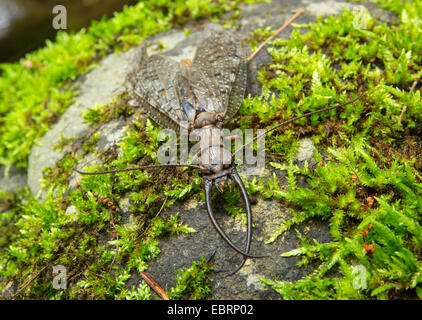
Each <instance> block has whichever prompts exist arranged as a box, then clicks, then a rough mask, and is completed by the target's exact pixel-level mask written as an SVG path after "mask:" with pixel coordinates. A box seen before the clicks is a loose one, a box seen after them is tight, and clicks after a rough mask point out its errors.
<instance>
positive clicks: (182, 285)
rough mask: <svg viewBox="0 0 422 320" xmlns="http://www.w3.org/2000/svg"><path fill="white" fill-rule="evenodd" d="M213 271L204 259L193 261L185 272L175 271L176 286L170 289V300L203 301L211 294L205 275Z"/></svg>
mask: <svg viewBox="0 0 422 320" xmlns="http://www.w3.org/2000/svg"><path fill="white" fill-rule="evenodd" d="M212 270H213V268H212V267H210V266H209V265H208V264H207V262H206V260H205V258H202V259H201V261H194V262H193V263H192V266H191V267H190V268H188V269H187V270H176V272H177V273H178V274H179V276H177V277H176V286H175V287H173V288H171V292H170V293H169V297H170V299H180V298H183V299H191V300H201V299H205V298H206V297H207V296H208V295H209V294H210V293H211V287H210V281H209V279H208V277H207V275H208V274H209V273H210V272H211V271H212Z"/></svg>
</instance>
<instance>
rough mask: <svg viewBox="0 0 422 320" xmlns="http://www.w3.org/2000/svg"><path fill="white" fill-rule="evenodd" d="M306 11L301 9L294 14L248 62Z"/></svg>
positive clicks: (262, 44)
mask: <svg viewBox="0 0 422 320" xmlns="http://www.w3.org/2000/svg"><path fill="white" fill-rule="evenodd" d="M304 11H305V9H303V8H301V9H299V11H298V12H296V13H295V14H294V16H292V17H291V18H290V19H289V20H287V21H286V23H285V24H283V25H282V26H281V27H280V28H279V29H278V30H277V31H276V32H275V33H274V34H273V35H272V36H271V37H269V38H268V39H267V40H265V41H264V42H263V43H261V45H260V46H259V47H258V49H256V50H255V52H254V53H252V54H251V55H250V56H249V58H248V59H247V60H248V61H250V60H252V59H253V57H255V56H256V55H257V54H258V52H259V51H261V49H262V48H264V47H265V46H266V45H267V43H268V42H270V41H271V40H272V39H274V37H276V36H277V35H278V34H279V33H280V32H281V31H283V30H284V29H286V28H287V26H288V25H289V24H291V23H292V22H293V21H294V20H295V19H296V18H297V17H298V16H300V15H301V14H302V13H303V12H304Z"/></svg>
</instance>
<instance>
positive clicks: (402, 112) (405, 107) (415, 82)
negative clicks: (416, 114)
mask: <svg viewBox="0 0 422 320" xmlns="http://www.w3.org/2000/svg"><path fill="white" fill-rule="evenodd" d="M417 84H418V80H415V81H414V82H413V84H412V87H411V88H410V91H413V90H415V88H416V85H417ZM406 110H407V106H406V105H405V106H403V109H402V110H401V112H400V116H399V121H398V124H401V122H402V121H403V115H404V113H405V112H406Z"/></svg>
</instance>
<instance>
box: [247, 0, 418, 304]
mask: <svg viewBox="0 0 422 320" xmlns="http://www.w3.org/2000/svg"><path fill="white" fill-rule="evenodd" d="M378 2H382V1H378ZM397 3H398V2H397V1H395V2H394V1H389V2H388V3H384V6H385V7H387V8H390V9H391V8H394V10H395V11H396V12H397V13H400V15H399V16H400V21H399V22H393V23H392V24H391V25H387V24H385V23H380V22H377V21H375V20H374V19H373V18H372V17H371V16H370V14H369V13H368V12H367V11H366V10H364V11H361V12H358V13H356V14H353V13H352V12H348V11H346V12H344V13H343V14H341V15H340V16H338V17H328V18H326V19H322V18H321V19H319V20H318V22H317V23H315V24H309V25H306V26H298V27H302V28H303V27H306V28H307V29H308V30H307V31H306V32H304V33H300V32H299V31H298V30H295V31H294V32H293V34H292V36H291V38H290V39H287V40H286V39H280V40H276V41H273V45H274V47H273V48H270V49H269V50H268V51H269V52H270V54H271V55H272V56H273V58H274V62H273V63H272V64H270V65H268V66H267V67H265V68H263V69H262V70H261V71H260V81H261V82H262V84H263V90H264V94H263V97H254V98H248V100H245V103H244V104H243V106H242V110H241V112H242V113H243V114H248V115H250V114H254V113H255V114H256V116H255V118H256V119H259V121H260V122H264V123H267V126H268V127H270V126H272V125H274V124H276V123H277V122H281V121H282V120H285V119H289V118H291V117H292V116H293V115H300V114H303V113H305V112H309V111H313V110H316V109H320V108H322V107H324V106H327V105H334V104H337V103H341V102H344V101H346V100H347V99H348V98H347V97H346V93H347V92H350V94H351V93H353V94H352V97H353V96H355V95H356V93H357V92H359V91H360V90H361V88H367V90H368V91H367V93H366V95H365V97H364V98H363V99H361V101H359V102H357V103H354V104H353V105H350V106H347V107H345V108H342V109H339V110H336V111H332V112H327V113H322V114H318V115H314V116H312V117H310V118H309V119H301V120H300V121H297V123H295V124H293V125H291V126H290V127H289V128H287V130H286V129H285V130H284V132H283V133H282V134H281V133H279V132H274V133H273V134H272V135H270V137H269V138H268V140H267V146H269V147H268V148H267V150H268V152H269V153H270V154H274V153H277V154H280V155H282V156H284V158H285V159H286V158H287V160H288V164H280V163H271V164H272V165H273V166H274V167H275V168H276V169H278V170H286V171H287V174H288V178H287V182H288V188H287V189H285V188H282V187H281V186H280V184H279V181H278V180H277V178H276V175H274V177H273V179H267V181H262V180H258V179H254V180H253V181H252V182H251V183H250V184H249V185H248V189H249V191H250V192H259V193H260V194H262V195H263V196H264V197H269V198H278V199H286V200H288V201H289V203H291V204H292V205H293V206H294V210H293V209H292V210H291V212H292V218H291V219H289V220H286V221H283V223H282V224H281V225H280V227H279V228H278V230H277V231H276V232H275V233H274V234H273V235H272V236H271V237H270V239H268V241H267V243H272V242H273V241H274V240H275V239H277V237H278V236H279V235H281V234H282V233H284V232H286V231H287V230H289V229H291V228H292V227H294V226H297V225H300V224H302V223H304V222H306V221H309V220H311V219H320V220H322V221H327V223H329V225H330V232H331V236H332V239H333V241H332V242H330V243H324V244H320V243H318V242H316V241H311V240H309V239H304V238H303V237H302V236H300V239H301V245H302V246H301V247H300V248H298V249H294V250H292V251H289V252H286V253H284V254H283V255H282V256H283V257H291V256H302V260H301V261H300V263H299V264H298V265H299V266H304V265H309V264H310V262H313V263H317V264H319V267H318V268H317V269H316V270H315V271H314V273H312V274H311V275H309V276H307V277H305V278H303V279H302V280H300V281H298V282H294V283H291V282H287V281H273V280H271V279H262V281H263V282H264V283H266V284H267V285H269V286H270V287H271V288H273V289H274V290H275V291H277V292H278V293H280V295H281V296H282V297H283V298H285V299H368V298H378V299H385V298H394V297H400V296H401V295H403V294H405V295H407V296H411V297H418V296H419V297H420V288H421V286H422V278H421V270H422V269H421V268H422V264H421V255H420V252H421V243H420V240H421V239H420V236H421V233H420V232H421V230H422V229H421V228H422V227H421V210H420V208H421V204H422V203H421V199H422V197H421V196H422V184H421V183H420V169H421V167H420V164H419V163H420V159H421V153H420V150H421V146H420V141H419V142H413V143H411V144H409V142H408V141H418V138H417V137H418V135H420V129H418V126H420V123H421V118H420V112H421V106H422V104H421V99H420V89H417V90H415V89H414V88H415V87H418V83H417V82H415V81H417V79H419V78H420V76H421V74H422V63H421V62H422V61H421V60H420V57H421V54H422V52H421V50H422V47H421V44H422V42H421V40H420V35H419V33H418V32H417V31H416V29H417V28H418V26H419V25H420V22H421V17H422V6H421V3H420V2H411V1H406V3H405V5H402V6H400V7H399V6H396V5H395V4H397ZM400 3H401V2H400ZM363 22H364V23H363ZM415 28H416V29H415ZM412 87H413V88H412ZM270 106H271V107H270ZM405 106H406V108H405ZM255 110H256V111H255ZM254 122H255V120H254V119H252V121H251V120H249V123H248V124H252V125H253V124H254ZM245 123H247V122H245ZM280 131H281V130H280ZM305 134H306V135H309V134H312V139H313V140H314V142H316V143H317V145H318V146H319V147H320V148H322V149H326V148H327V147H328V149H327V150H326V152H324V154H325V156H321V155H320V154H318V153H317V154H316V161H317V162H318V164H317V165H316V166H315V167H313V168H308V164H305V167H304V168H303V169H301V168H298V167H297V165H296V164H294V162H293V161H292V159H293V158H292V155H294V154H295V148H294V145H295V143H296V142H295V141H297V139H298V138H300V137H301V136H304V135H305ZM403 136H406V137H407V138H405V139H404V138H403ZM280 142H281V143H280ZM408 148H411V149H412V151H411V152H407V151H404V150H407V149H408ZM408 155H411V156H410V157H409V156H408ZM415 155H416V156H415ZM418 171H419V172H418ZM298 174H300V175H302V176H305V177H306V181H307V183H308V185H309V187H308V188H300V187H298V186H297V184H296V178H295V176H296V175H298ZM356 265H359V266H362V267H363V268H364V270H365V272H366V278H365V280H366V282H365V287H362V286H358V285H356V279H357V278H356V277H357V275H356V272H355V270H356ZM332 272H335V273H336V274H337V275H336V276H335V277H333V275H332ZM338 274H339V275H338Z"/></svg>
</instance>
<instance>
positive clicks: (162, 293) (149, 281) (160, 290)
mask: <svg viewBox="0 0 422 320" xmlns="http://www.w3.org/2000/svg"><path fill="white" fill-rule="evenodd" d="M141 277H142V279H144V281H145V282H146V283H147V284H148V285H149V286H150V287H151V288H152V289H153V290H154V291H155V292H156V293H157V294H158V295H159V297H160V298H161V299H162V300H170V298H169V296H168V295H167V293H166V292H165V291H164V289H163V288H161V287H160V286H159V285H158V283H156V282H155V281H154V280H152V279H151V278H150V277H149V276H148V275H147V274H146V273H145V272H141Z"/></svg>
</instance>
